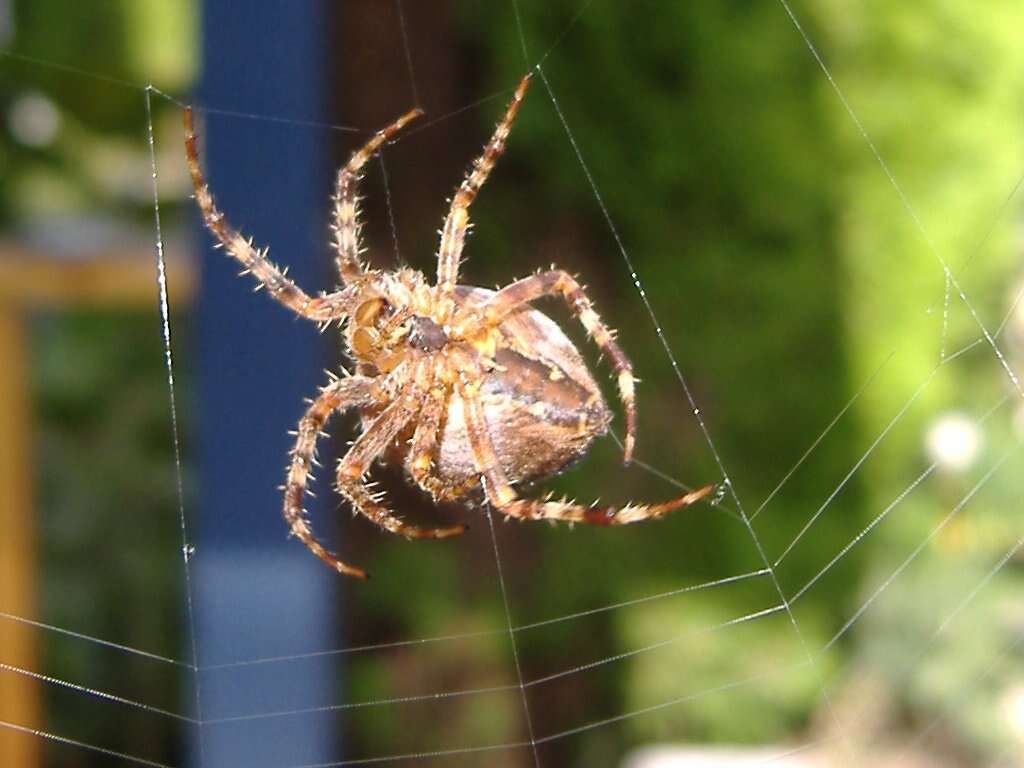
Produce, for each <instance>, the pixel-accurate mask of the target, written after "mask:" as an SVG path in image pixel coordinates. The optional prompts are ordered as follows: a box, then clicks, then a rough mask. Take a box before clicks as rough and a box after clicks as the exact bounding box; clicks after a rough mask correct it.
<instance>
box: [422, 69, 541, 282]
mask: <svg viewBox="0 0 1024 768" xmlns="http://www.w3.org/2000/svg"><path fill="white" fill-rule="evenodd" d="M529 85H530V76H529V75H526V76H525V77H524V78H523V79H522V80H520V81H519V87H518V88H516V92H515V95H514V96H513V97H512V101H511V102H509V105H508V109H507V110H506V111H505V117H504V118H503V119H502V121H501V122H500V123H498V127H497V128H495V129H494V134H493V135H492V136H491V140H490V141H489V142H488V143H487V146H486V147H484V151H483V154H481V155H480V157H478V158H477V159H476V160H475V161H474V162H473V167H472V168H471V169H470V171H469V173H467V174H466V178H465V179H464V180H463V182H462V185H461V186H460V187H459V189H458V191H457V192H456V193H455V197H453V198H452V203H451V207H450V208H449V210H448V217H447V218H446V219H445V222H444V227H443V228H442V230H441V245H440V248H439V249H438V255H437V285H438V287H439V288H440V289H441V295H442V296H450V295H451V293H452V291H454V290H455V282H456V280H457V279H458V276H459V260H460V258H461V257H462V247H463V245H465V242H466V230H467V229H468V228H469V206H470V204H471V203H472V202H473V200H474V199H475V198H476V195H477V192H479V191H480V187H482V186H483V184H484V182H485V181H487V176H488V175H489V174H490V172H491V169H492V168H494V164H495V163H496V162H497V161H498V158H499V157H501V153H502V152H504V151H505V141H506V139H508V134H509V131H510V130H511V129H512V123H513V122H514V121H515V119H516V113H517V112H519V106H520V104H522V101H523V96H525V95H526V89H527V87H529Z"/></svg>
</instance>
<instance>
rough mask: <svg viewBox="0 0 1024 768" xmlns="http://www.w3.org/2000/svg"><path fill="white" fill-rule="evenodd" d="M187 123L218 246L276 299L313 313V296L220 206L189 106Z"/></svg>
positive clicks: (195, 177) (192, 169) (192, 167)
mask: <svg viewBox="0 0 1024 768" xmlns="http://www.w3.org/2000/svg"><path fill="white" fill-rule="evenodd" d="M183 122H184V125H185V156H186V159H187V161H188V168H189V173H190V174H191V177H192V186H193V189H194V192H195V198H196V202H197V203H198V205H199V210H200V212H201V213H202V216H203V223H204V224H205V225H206V228H207V229H208V230H210V233H211V234H212V235H213V236H214V237H215V238H216V239H217V243H218V245H219V246H221V247H222V248H224V250H225V251H226V252H227V253H228V254H229V255H230V256H231V257H232V258H234V259H235V260H236V261H238V262H239V263H240V264H241V265H242V267H243V268H244V269H245V271H247V272H251V273H252V274H253V275H254V276H255V278H256V279H257V281H258V282H259V285H260V286H261V287H262V286H265V287H266V289H267V291H268V292H269V293H270V294H271V295H272V296H273V297H274V298H275V299H277V300H278V301H280V302H281V303H283V304H284V305H285V306H287V307H289V308H291V309H292V310H294V311H295V312H297V313H299V314H303V315H307V314H309V309H310V304H311V300H310V298H309V297H308V296H306V294H305V293H303V292H302V291H301V290H299V288H298V286H296V285H295V283H293V282H292V281H291V280H289V279H288V278H287V277H286V276H285V273H284V272H283V271H282V270H280V269H279V268H278V267H277V266H275V265H274V264H273V263H272V262H271V261H270V260H269V259H267V257H266V252H265V251H261V250H260V249H259V248H256V247H254V246H253V244H252V240H251V239H249V238H246V237H244V236H243V235H242V234H241V233H240V232H238V230H236V229H234V228H233V227H232V226H231V225H230V224H229V223H228V221H227V219H226V218H225V216H224V214H223V213H222V212H221V211H220V210H219V209H218V208H217V204H216V203H215V202H214V200H213V194H212V193H211V192H210V185H209V184H208V183H207V181H206V178H205V176H204V175H203V170H202V167H201V166H200V164H199V152H198V150H197V149H196V133H195V126H194V123H193V118H192V108H191V107H185V110H184V114H183Z"/></svg>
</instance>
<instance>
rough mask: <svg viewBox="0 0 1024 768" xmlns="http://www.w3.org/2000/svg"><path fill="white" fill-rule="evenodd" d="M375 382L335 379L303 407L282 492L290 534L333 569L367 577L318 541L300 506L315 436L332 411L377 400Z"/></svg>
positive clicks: (313, 454) (357, 377)
mask: <svg viewBox="0 0 1024 768" xmlns="http://www.w3.org/2000/svg"><path fill="white" fill-rule="evenodd" d="M373 388H374V383H373V381H372V380H371V379H368V378H365V377H363V376H352V377H348V378H344V379H338V380H336V381H334V382H332V383H331V384H329V385H328V386H326V387H324V388H323V389H322V390H320V394H319V395H318V396H317V398H316V399H315V400H314V401H313V402H312V403H311V404H310V406H309V408H308V409H306V413H305V414H304V415H303V417H302V419H301V420H300V421H299V427H298V433H297V435H298V436H297V437H296V440H295V448H294V449H293V450H292V454H291V456H292V458H291V463H290V465H289V466H288V481H287V484H286V485H285V493H284V519H285V521H286V522H287V523H288V526H289V527H290V528H291V532H292V534H293V535H294V536H295V537H296V538H298V540H299V541H301V542H302V543H303V544H305V545H306V546H307V547H308V548H309V550H310V551H311V552H312V553H313V554H314V555H316V556H317V557H319V558H320V559H321V560H323V561H324V562H325V563H327V565H329V566H330V567H331V568H333V569H334V570H336V571H338V572H339V573H344V574H347V575H349V576H356V577H358V578H366V572H365V571H363V570H361V569H359V568H356V567H354V566H351V565H348V564H346V563H343V562H341V561H340V560H338V559H337V558H336V557H335V556H334V555H332V554H331V553H330V552H328V551H327V550H326V549H324V546H323V545H322V544H321V543H320V542H319V541H317V539H316V537H314V535H313V531H312V529H311V528H310V526H309V521H308V520H307V519H306V516H305V510H303V508H302V497H303V495H305V492H306V483H307V481H308V480H309V475H310V471H311V466H312V464H313V461H314V458H315V455H316V439H317V436H318V435H319V434H320V431H321V430H322V429H323V427H324V424H326V423H327V419H328V418H329V417H330V415H331V414H332V413H334V412H335V411H339V410H344V409H346V408H351V407H353V406H358V405H369V404H371V403H373V402H374V401H375V400H376V397H375V396H374V393H373Z"/></svg>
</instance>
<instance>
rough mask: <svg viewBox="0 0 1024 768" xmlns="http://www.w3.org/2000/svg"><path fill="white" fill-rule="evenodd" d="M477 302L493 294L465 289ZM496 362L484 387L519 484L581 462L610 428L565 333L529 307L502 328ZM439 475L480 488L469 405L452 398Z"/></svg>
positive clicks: (501, 452)
mask: <svg viewBox="0 0 1024 768" xmlns="http://www.w3.org/2000/svg"><path fill="white" fill-rule="evenodd" d="M459 293H460V294H461V296H460V298H463V299H464V300H468V302H474V301H476V300H480V299H484V298H486V297H487V296H489V295H491V291H485V290H484V289H480V288H474V289H465V288H460V289H459ZM498 330H499V341H498V344H497V349H496V350H495V352H494V356H493V363H488V366H487V368H488V369H487V370H486V371H485V372H484V373H483V375H482V377H481V381H480V390H479V391H480V396H481V400H482V403H483V410H484V416H485V419H486V421H487V429H488V433H489V436H490V438H491V442H492V443H493V445H494V453H495V456H496V458H497V460H498V462H499V464H500V465H501V468H502V470H503V471H504V472H505V474H506V475H507V476H508V478H509V480H510V481H512V482H521V481H524V480H530V479H536V478H541V477H544V476H548V475H552V474H555V473H557V472H559V471H561V470H563V469H565V468H566V467H567V466H568V465H570V464H572V463H573V462H574V461H577V460H578V459H580V458H582V457H583V456H584V455H585V454H586V452H587V450H588V449H589V447H590V444H591V443H592V442H593V441H594V440H595V439H596V438H597V437H600V436H601V435H603V434H605V433H606V432H607V429H608V423H609V421H610V420H611V413H610V411H609V410H608V406H607V405H606V404H605V401H604V398H603V397H602V395H601V391H600V389H599V388H598V386H597V384H596V383H595V382H594V379H593V377H592V376H591V374H590V371H589V370H588V369H587V366H586V363H585V362H584V361H583V358H582V357H581V356H580V353H579V352H578V351H577V350H576V348H575V347H574V346H573V344H572V342H571V341H569V339H568V338H567V337H566V336H565V334H564V333H563V332H562V330H561V328H559V326H558V325H557V324H556V323H555V322H554V321H553V320H551V319H550V318H548V317H547V316H546V315H544V314H542V313H541V312H538V311H537V310H534V309H523V310H520V311H517V312H515V313H514V314H512V315H510V316H509V317H508V318H506V319H505V320H504V321H503V322H502V323H501V325H500V326H499V328H498ZM435 472H436V474H437V476H438V477H439V479H441V481H442V482H443V484H444V485H445V486H446V487H448V488H451V489H453V490H452V496H458V495H461V491H460V490H459V489H465V488H468V487H472V486H476V487H479V483H478V482H475V481H476V480H477V479H478V478H479V475H480V468H479V466H478V465H477V463H476V462H475V460H474V456H473V452H472V449H471V446H470V443H469V437H468V435H467V432H466V420H465V405H464V403H463V402H462V399H461V398H460V397H459V395H458V393H455V392H453V393H452V396H451V399H450V400H449V402H448V411H447V418H446V419H445V421H444V425H443V428H442V433H441V439H440V441H439V446H438V456H437V457H436V465H435Z"/></svg>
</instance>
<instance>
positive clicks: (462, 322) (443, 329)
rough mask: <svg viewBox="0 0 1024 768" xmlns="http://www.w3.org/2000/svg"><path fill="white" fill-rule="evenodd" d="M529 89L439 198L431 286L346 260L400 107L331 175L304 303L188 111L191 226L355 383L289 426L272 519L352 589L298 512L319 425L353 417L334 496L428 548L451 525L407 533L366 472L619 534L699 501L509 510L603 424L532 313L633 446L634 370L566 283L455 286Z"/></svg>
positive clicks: (629, 450)
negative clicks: (205, 161) (592, 349)
mask: <svg viewBox="0 0 1024 768" xmlns="http://www.w3.org/2000/svg"><path fill="white" fill-rule="evenodd" d="M528 85H529V77H524V78H523V79H522V80H521V81H520V83H519V87H518V88H517V89H516V92H515V95H514V96H513V98H512V101H511V102H510V103H509V105H508V108H507V110H506V112H505V116H504V119H503V120H502V121H501V122H500V123H499V124H498V126H497V128H496V129H495V131H494V134H493V135H492V136H491V139H490V141H489V142H488V144H487V145H486V147H485V148H484V151H483V153H482V154H481V155H480V156H479V157H478V158H477V160H476V161H475V162H474V164H473V166H472V167H471V169H470V171H469V173H468V174H467V175H466V177H465V179H464V180H463V182H462V184H461V186H460V187H459V189H458V190H457V192H456V194H455V196H454V197H453V198H452V201H451V206H450V209H449V211H448V215H447V217H446V219H445V222H444V226H443V228H442V230H441V243H440V246H439V249H438V267H437V282H436V284H434V285H431V284H430V283H429V282H428V280H427V278H426V277H425V276H424V275H423V274H422V273H420V272H418V271H415V270H411V269H402V270H398V271H394V272H386V271H380V270H374V269H370V268H368V267H367V266H366V265H365V264H364V263H363V262H362V260H361V259H360V244H359V228H360V224H359V216H358V198H357V186H358V182H359V179H360V178H361V176H362V169H363V167H364V166H365V164H366V162H367V161H368V160H369V159H370V158H371V157H373V155H374V154H375V153H376V152H377V151H378V150H379V149H380V148H381V146H382V145H384V144H385V143H386V142H387V141H389V140H390V139H391V138H393V137H394V136H395V135H396V134H397V133H398V132H399V131H400V130H401V129H402V128H403V127H404V126H405V125H406V124H408V123H409V122H410V121H412V120H414V119H415V118H417V117H419V116H420V115H421V114H422V112H421V111H420V110H418V109H417V110H412V111H410V112H407V113H406V114H405V115H403V116H402V117H400V118H399V119H398V120H396V121H395V122H394V123H392V124H391V125H389V126H388V127H387V128H384V129H383V130H381V131H378V132H377V133H376V134H375V135H374V136H373V138H371V139H370V140H369V141H368V142H367V143H366V145H365V146H363V147H362V148H361V149H359V150H358V151H356V152H355V153H354V154H353V155H352V157H351V158H350V159H349V161H348V163H347V164H346V165H345V166H344V167H342V168H341V170H340V171H339V172H338V178H337V186H336V193H335V196H334V224H333V230H334V235H335V236H334V246H335V249H336V252H337V253H336V257H335V262H336V266H337V269H338V273H339V275H340V278H341V282H342V286H341V287H340V288H339V289H338V290H336V291H335V292H333V293H321V294H320V295H318V296H316V297H311V296H309V295H308V294H306V293H305V292H304V291H302V289H300V288H299V287H298V286H297V285H295V283H293V282H292V281H291V280H290V279H288V278H287V277H286V276H285V275H284V273H283V272H282V271H281V270H280V269H278V268H277V267H276V266H275V265H274V264H273V263H272V262H270V261H269V260H268V259H267V257H266V253H265V252H264V251H261V250H260V249H258V248H255V247H254V246H253V245H252V242H251V241H250V240H249V239H247V238H245V237H243V236H242V235H241V234H240V233H239V232H238V231H237V230H235V229H234V228H232V227H231V226H230V225H229V224H228V222H227V221H226V219H225V218H224V215H223V214H222V213H221V212H220V211H219V210H218V208H217V207H216V205H215V203H214V201H213V197H212V195H211V193H210V189H209V186H208V185H207V183H206V181H205V179H204V177H203V173H202V170H201V169H200V166H199V159H198V153H197V150H196V139H195V131H194V129H193V124H192V113H191V110H190V109H186V110H185V147H186V154H187V159H188V164H189V169H190V171H191V175H192V182H193V185H194V187H195V197H196V201H197V202H198V204H199V208H200V210H201V212H202V216H203V221H204V223H205V224H206V226H207V228H208V229H209V230H210V232H211V233H212V234H213V236H214V238H215V239H216V240H217V245H218V246H219V247H223V248H224V250H225V251H226V252H227V254H228V255H230V256H231V257H233V258H234V259H236V260H237V261H238V262H240V263H241V264H242V266H243V268H244V271H245V272H250V273H252V274H253V275H254V277H255V278H256V280H257V281H258V282H259V284H260V285H261V286H262V287H265V288H266V289H267V291H268V293H269V294H270V295H271V296H272V297H273V298H274V299H276V300H277V301H279V302H280V303H282V304H284V305H285V306H286V307H288V308H290V309H291V310H293V311H294V312H295V313H297V314H299V315H301V316H302V317H306V318H308V319H310V320H313V321H314V322H317V323H319V324H321V325H326V324H329V323H331V322H338V323H339V324H342V325H343V331H342V334H343V340H344V344H345V348H346V351H347V352H348V354H349V356H350V357H351V358H352V359H353V360H354V361H355V363H356V372H355V374H353V375H350V374H348V373H346V374H345V375H343V376H341V377H332V380H331V381H330V382H329V383H328V384H327V385H326V386H324V387H323V388H322V389H321V390H320V391H319V393H318V394H317V397H316V398H315V399H314V400H313V401H312V402H311V403H310V405H309V407H308V408H307V410H306V412H305V414H304V415H303V417H302V419H301V420H300V421H299V425H298V430H297V437H296V442H295V447H294V449H293V450H292V452H291V460H290V463H289V466H288V468H287V480H286V484H285V488H284V517H285V520H286V521H287V522H288V525H289V526H290V528H291V532H292V533H293V534H294V535H295V536H296V537H297V538H298V539H299V540H300V541H302V543H303V544H305V545H306V546H307V547H308V548H309V549H310V550H311V551H312V552H313V554H315V555H316V556H317V557H319V558H320V559H321V560H323V561H324V562H325V563H327V564H328V565H329V566H331V567H332V568H334V569H335V570H337V571H338V572H339V573H343V574H347V575H349V576H355V577H359V578H366V575H367V574H366V572H365V571H363V570H362V569H360V568H357V567H355V566H352V565H349V564H347V563H345V562H342V561H341V560H339V559H338V558H337V557H335V556H334V555H333V554H331V553H330V552H328V551H327V550H326V549H325V548H324V547H323V545H322V544H321V543H320V542H319V541H318V540H317V539H316V538H315V537H314V535H313V532H312V530H311V529H310V526H309V523H308V521H307V519H306V515H305V510H304V509H303V507H302V499H303V496H304V495H305V492H306V485H307V483H308V481H309V480H310V478H311V474H310V473H311V470H312V467H313V465H314V464H315V463H316V458H315V454H316V440H317V437H318V436H319V435H320V434H321V433H322V430H323V428H324V426H325V425H326V423H327V420H328V419H329V417H330V416H331V415H332V414H333V413H335V412H338V411H344V410H347V409H350V408H356V409H358V410H359V412H360V413H361V415H362V419H363V432H362V434H361V435H360V436H359V437H358V438H357V439H356V440H355V442H354V443H353V444H352V446H351V448H350V449H349V451H348V453H346V455H345V456H344V458H342V459H341V461H340V462H339V464H338V470H337V488H338V492H339V493H340V494H341V495H342V496H344V497H345V498H346V499H347V500H348V501H349V502H350V503H351V504H352V507H353V510H354V511H355V512H357V513H360V514H362V515H364V516H366V517H367V518H369V519H370V520H372V521H373V522H374V523H376V524H377V525H379V526H380V527H381V528H384V529H386V530H388V531H391V532H392V533H397V534H399V535H401V536H405V537H406V538H410V539H420V538H433V539H442V538H447V537H449V536H454V535H457V534H459V533H462V532H463V531H464V530H465V526H462V525H456V526H450V527H444V528H420V527H416V526H412V525H409V524H406V523H404V522H403V521H402V520H400V519H399V518H397V517H396V516H395V515H394V514H392V512H391V511H390V510H389V509H388V508H387V507H386V506H385V505H384V503H383V500H382V499H381V498H380V497H379V496H376V495H374V494H373V493H371V492H370V490H369V489H368V487H367V484H366V482H365V477H366V475H367V472H368V470H369V469H370V467H371V465H372V463H373V461H374V460H375V459H378V458H386V459H387V460H390V461H401V462H402V464H403V465H404V467H405V469H406V471H407V473H408V475H409V477H410V478H411V479H412V481H413V482H414V483H416V485H418V486H419V487H420V488H422V489H423V490H425V491H427V492H428V493H429V494H430V495H431V496H432V497H433V499H434V500H435V501H442V500H458V499H465V498H467V497H471V496H473V495H475V494H479V493H480V492H481V491H482V492H483V495H484V496H485V497H486V500H487V502H488V503H490V504H491V505H492V506H494V507H495V508H496V509H498V510H500V511H501V512H502V513H504V514H505V515H507V516H509V517H513V518H518V519H523V520H533V519H551V520H565V521H570V522H582V523H591V524H598V525H622V524H627V523H633V522H639V521H641V520H646V519H649V518H657V517H661V516H663V515H665V514H666V513H668V512H670V511H672V510H674V509H679V508H681V507H685V506H688V505H690V504H692V503H694V502H696V501H697V500H699V499H701V498H703V497H705V496H706V495H707V494H708V493H710V491H711V489H712V486H705V487H703V488H700V489H698V490H696V491H693V492H691V493H688V494H686V495H684V496H680V497H678V498H675V499H672V500H670V501H667V502H663V503H660V504H632V503H631V504H627V505H625V506H621V507H599V506H586V505H581V504H577V503H575V502H573V501H568V500H557V501H556V500H550V499H545V500H542V501H541V500H532V499H521V498H519V496H518V495H517V493H516V491H515V490H514V488H513V485H514V484H516V483H520V482H523V481H527V480H534V479H537V478H541V477H544V476H548V475H552V474H555V473H557V472H559V471H561V470H563V469H564V468H565V467H566V466H568V465H569V464H571V463H572V462H574V461H576V460H578V459H580V458H581V457H582V456H583V455H585V454H586V452H587V450H588V449H589V447H590V444H591V443H592V442H593V441H594V440H595V439H596V438H597V437H599V436H601V435H604V434H605V433H606V432H607V429H608V424H609V422H610V421H611V413H610V411H609V410H608V407H607V405H606V404H605V402H604V398H603V397H602V396H601V392H600V390H599V389H598V387H597V384H596V383H595V382H594V379H593V377H592V376H591V374H590V372H589V370H588V369H587V366H586V364H585V362H584V361H583V359H582V357H581V356H580V354H579V352H578V351H577V350H576V348H575V347H574V346H573V344H572V342H570V341H569V339H568V338H567V337H566V336H565V334H564V333H563V332H562V330H561V328H560V327H559V326H558V325H557V324H556V323H555V322H554V321H552V320H551V319H550V318H548V317H547V316H546V315H544V314H542V313H541V312H539V311H537V310H535V309H532V308H531V307H530V306H529V304H530V302H532V301H534V300H536V299H538V298H541V297H543V296H560V297H561V298H562V299H563V300H564V301H565V302H566V304H567V305H568V306H569V309H570V310H571V311H572V312H573V314H574V315H575V316H576V317H577V318H578V319H579V321H580V322H581V324H582V325H583V327H584V328H585V329H586V331H587V333H588V334H589V336H590V337H591V338H592V339H593V340H594V342H595V343H596V344H597V345H598V347H599V348H600V349H601V351H602V352H603V353H604V355H605V356H606V357H607V359H608V361H609V363H610V364H611V366H612V368H613V369H614V370H615V373H616V375H617V380H618V388H619V397H620V399H621V401H622V405H623V409H624V410H625V414H626V431H625V439H624V447H623V450H624V459H625V461H626V462H627V463H628V462H629V461H630V459H631V457H632V454H633V446H634V444H635V433H636V426H635V422H636V419H635V402H634V379H633V373H632V367H631V365H630V363H629V360H628V359H627V358H626V356H625V354H624V353H623V351H622V350H621V349H620V347H619V346H618V344H617V343H616V342H615V339H614V335H613V333H612V332H611V330H610V329H609V328H608V327H607V326H605V325H604V323H603V322H602V321H601V319H600V318H599V317H598V315H597V313H596V312H595V311H594V309H593V307H592V305H591V302H590V300H589V299H588V298H587V296H586V294H585V293H584V291H583V289H582V288H581V287H580V285H579V284H578V283H577V282H576V280H575V279H574V278H573V277H572V276H571V275H569V274H568V273H567V272H564V271H562V270H556V269H552V270H549V271H546V272H539V273H537V274H534V275H531V276H529V277H525V278H523V279H521V280H517V281H515V282H513V283H511V284H509V285H507V286H505V287H504V288H502V289H500V290H498V291H489V290H486V289H483V288H474V287H466V286H461V285H457V278H458V271H459V264H460V259H461V255H462V249H463V246H464V244H465V238H466V232H467V229H468V227H469V206H470V204H471V203H472V202H473V200H474V198H475V197H476V195H477V192H478V191H479V190H480V187H481V186H482V185H483V183H484V181H486V179H487V176H488V174H489V173H490V171H491V169H492V168H493V167H494V164H495V162H496V161H497V159H498V157H499V156H500V155H501V153H502V152H503V151H504V149H505V142H506V140H507V138H508V134H509V131H510V129H511V126H512V123H513V121H514V120H515V117H516V113H517V112H518V111H519V107H520V104H521V103H522V100H523V97H524V95H525V93H526V89H527V87H528Z"/></svg>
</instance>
